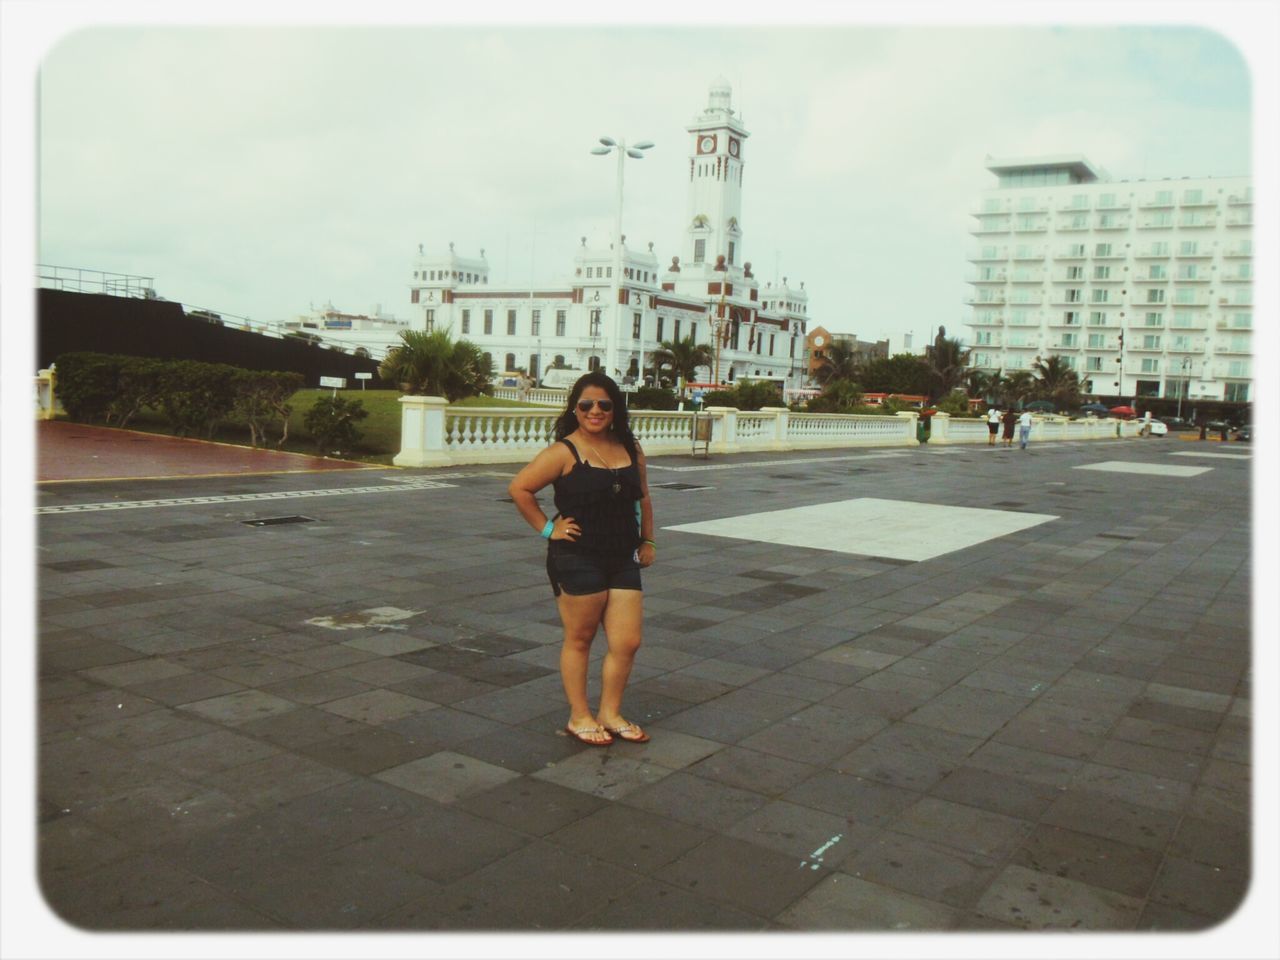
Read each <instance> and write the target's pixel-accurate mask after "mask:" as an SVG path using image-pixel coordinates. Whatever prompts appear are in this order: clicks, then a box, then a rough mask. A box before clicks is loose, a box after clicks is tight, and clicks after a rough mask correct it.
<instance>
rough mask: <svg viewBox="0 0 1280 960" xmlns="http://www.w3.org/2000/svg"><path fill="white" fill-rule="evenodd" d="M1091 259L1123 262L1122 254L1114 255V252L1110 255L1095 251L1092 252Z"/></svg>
mask: <svg viewBox="0 0 1280 960" xmlns="http://www.w3.org/2000/svg"><path fill="white" fill-rule="evenodd" d="M1093 259H1094V260H1123V259H1124V254H1123V253H1116V252H1114V251H1113V252H1111V253H1098V252H1097V251H1094V253H1093Z"/></svg>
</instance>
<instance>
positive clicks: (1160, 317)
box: [1142, 313, 1164, 327]
mask: <svg viewBox="0 0 1280 960" xmlns="http://www.w3.org/2000/svg"><path fill="white" fill-rule="evenodd" d="M1142 325H1143V326H1144V327H1163V326H1164V314H1163V313H1148V314H1147V315H1146V316H1145V317H1143V318H1142Z"/></svg>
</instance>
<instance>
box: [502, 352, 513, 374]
mask: <svg viewBox="0 0 1280 960" xmlns="http://www.w3.org/2000/svg"><path fill="white" fill-rule="evenodd" d="M515 368H516V355H515V354H514V353H508V354H507V364H506V366H504V367H503V368H502V369H503V370H514V369H515Z"/></svg>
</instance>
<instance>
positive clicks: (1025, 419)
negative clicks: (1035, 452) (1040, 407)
mask: <svg viewBox="0 0 1280 960" xmlns="http://www.w3.org/2000/svg"><path fill="white" fill-rule="evenodd" d="M1030 439H1031V411H1030V410H1023V411H1022V416H1020V417H1018V443H1020V444H1021V445H1022V449H1023V450H1025V449H1027V441H1028V440H1030Z"/></svg>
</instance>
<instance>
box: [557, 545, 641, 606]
mask: <svg viewBox="0 0 1280 960" xmlns="http://www.w3.org/2000/svg"><path fill="white" fill-rule="evenodd" d="M547 577H548V578H549V579H550V580H551V589H552V591H553V592H554V593H555V595H556V596H557V597H558V596H560V592H561V591H562V590H563V591H564V592H565V593H567V594H569V596H571V597H577V596H582V595H583V594H588V593H600V592H602V591H604V590H639V589H640V564H639V562H637V560H636V557H635V554H632V553H628V554H623V555H622V556H620V557H611V556H600V555H597V554H592V553H568V552H560V551H557V552H554V553H553V552H551V551H548V552H547Z"/></svg>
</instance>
